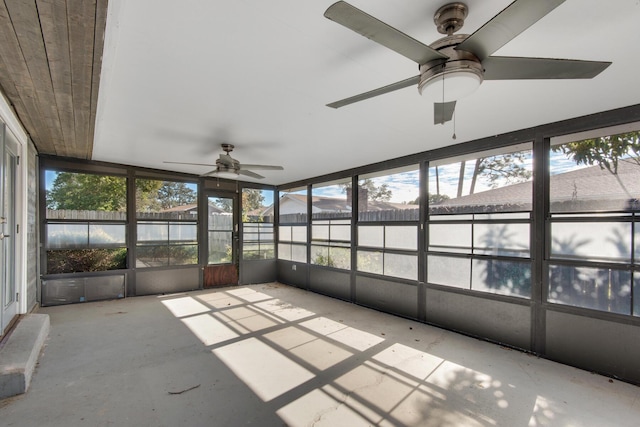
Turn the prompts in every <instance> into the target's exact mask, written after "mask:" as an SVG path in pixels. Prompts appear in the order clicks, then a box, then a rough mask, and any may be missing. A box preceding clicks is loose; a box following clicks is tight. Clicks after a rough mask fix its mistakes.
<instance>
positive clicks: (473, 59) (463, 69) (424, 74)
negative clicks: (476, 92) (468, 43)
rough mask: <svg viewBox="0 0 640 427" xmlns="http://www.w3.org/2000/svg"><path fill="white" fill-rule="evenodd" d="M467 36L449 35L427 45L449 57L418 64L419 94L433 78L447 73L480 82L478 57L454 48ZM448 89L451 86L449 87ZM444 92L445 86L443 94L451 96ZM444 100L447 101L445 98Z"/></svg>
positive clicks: (480, 74) (480, 63) (480, 67)
mask: <svg viewBox="0 0 640 427" xmlns="http://www.w3.org/2000/svg"><path fill="white" fill-rule="evenodd" d="M467 37H469V35H468V34H455V35H450V36H447V37H443V38H441V39H439V40H437V41H435V42H434V43H432V44H430V45H429V47H431V48H432V49H435V50H437V51H438V52H441V53H443V54H444V55H446V56H448V57H449V59H447V60H442V59H436V60H433V61H429V62H426V63H424V64H422V65H420V82H419V83H418V90H419V92H420V94H423V91H424V90H426V88H427V86H429V85H430V84H431V83H433V82H434V81H435V80H437V79H438V78H443V77H444V78H446V76H447V75H453V74H456V75H460V74H465V75H468V76H470V77H473V78H474V79H477V80H478V84H480V83H482V80H483V71H484V70H483V68H482V62H481V61H480V59H478V57H477V56H476V55H474V54H473V53H471V52H467V51H465V50H458V49H456V46H458V45H459V44H460V43H462V42H463V41H464V40H466V38H467ZM449 89H453V88H451V87H450V88H449ZM446 92H447V91H446V88H445V94H444V96H445V97H447V98H450V97H451V96H448V95H447V93H446ZM450 95H451V92H450ZM455 99H456V97H453V99H449V100H455ZM436 101H438V102H439V101H440V100H439V99H436ZM445 101H447V99H445Z"/></svg>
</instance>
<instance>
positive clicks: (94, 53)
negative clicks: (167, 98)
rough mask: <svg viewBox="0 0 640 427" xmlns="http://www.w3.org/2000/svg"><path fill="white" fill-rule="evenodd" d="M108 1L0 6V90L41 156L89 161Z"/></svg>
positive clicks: (46, 0)
mask: <svg viewBox="0 0 640 427" xmlns="http://www.w3.org/2000/svg"><path fill="white" fill-rule="evenodd" d="M107 4H108V0H66V1H65V0H2V1H0V90H2V92H3V93H4V95H5V96H6V97H7V98H8V100H9V102H10V103H11V104H12V105H13V108H14V109H15V112H16V114H17V115H18V117H19V118H20V120H21V121H22V123H23V125H24V127H25V129H26V131H27V132H28V133H29V135H30V136H31V139H32V140H33V142H34V144H35V146H36V148H37V150H38V152H39V153H40V154H49V155H56V156H65V157H75V158H82V159H90V158H91V153H92V149H93V133H94V128H95V118H96V107H97V103H98V87H99V83H100V70H101V67H102V50H103V44H104V33H105V26H106V19H107Z"/></svg>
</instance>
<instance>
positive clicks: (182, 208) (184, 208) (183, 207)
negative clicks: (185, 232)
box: [161, 203, 198, 212]
mask: <svg viewBox="0 0 640 427" xmlns="http://www.w3.org/2000/svg"><path fill="white" fill-rule="evenodd" d="M197 209H198V205H197V204H195V203H193V204H189V205H180V206H174V207H172V208H167V209H162V211H161V212H188V211H193V210H197Z"/></svg>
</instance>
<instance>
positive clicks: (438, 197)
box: [411, 193, 449, 206]
mask: <svg viewBox="0 0 640 427" xmlns="http://www.w3.org/2000/svg"><path fill="white" fill-rule="evenodd" d="M428 196H429V205H430V206H432V205H437V204H440V203H442V202H444V201H445V200H449V196H447V195H446V194H431V193H429V194H428ZM419 201H420V200H419V198H418V199H416V200H415V201H413V202H411V203H412V204H415V205H417V204H418V202H419Z"/></svg>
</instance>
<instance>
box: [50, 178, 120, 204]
mask: <svg viewBox="0 0 640 427" xmlns="http://www.w3.org/2000/svg"><path fill="white" fill-rule="evenodd" d="M126 183H127V180H126V178H122V177H117V176H109V175H95V174H82V173H72V172H60V173H58V174H57V175H56V178H55V180H54V181H53V184H52V186H51V189H50V190H47V194H46V199H47V208H48V209H69V210H91V211H124V210H126V205H127V185H126Z"/></svg>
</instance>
